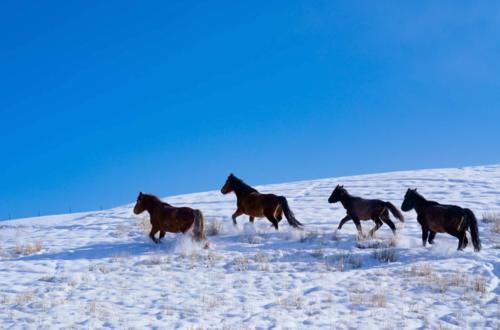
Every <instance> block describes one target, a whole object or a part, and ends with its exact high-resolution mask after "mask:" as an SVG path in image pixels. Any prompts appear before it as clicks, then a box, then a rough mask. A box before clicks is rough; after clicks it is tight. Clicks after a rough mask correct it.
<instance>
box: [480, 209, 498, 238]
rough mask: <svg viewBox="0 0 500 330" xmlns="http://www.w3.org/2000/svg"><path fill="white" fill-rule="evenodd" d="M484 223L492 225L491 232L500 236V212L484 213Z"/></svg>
mask: <svg viewBox="0 0 500 330" xmlns="http://www.w3.org/2000/svg"><path fill="white" fill-rule="evenodd" d="M483 221H484V222H485V223H489V224H491V227H490V230H491V232H492V233H495V234H500V212H487V213H483Z"/></svg>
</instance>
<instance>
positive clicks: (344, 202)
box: [340, 192, 354, 209]
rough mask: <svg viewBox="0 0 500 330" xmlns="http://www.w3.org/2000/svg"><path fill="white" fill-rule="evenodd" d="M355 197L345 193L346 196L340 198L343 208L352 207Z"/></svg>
mask: <svg viewBox="0 0 500 330" xmlns="http://www.w3.org/2000/svg"><path fill="white" fill-rule="evenodd" d="M353 198H354V197H353V196H351V195H349V193H348V192H345V194H343V195H342V196H341V197H340V203H342V206H343V207H344V208H345V209H348V208H350V207H351V204H352V203H351V201H352V199H353Z"/></svg>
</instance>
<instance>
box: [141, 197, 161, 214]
mask: <svg viewBox="0 0 500 330" xmlns="http://www.w3.org/2000/svg"><path fill="white" fill-rule="evenodd" d="M143 203H144V204H143V205H144V209H145V210H146V211H147V212H148V213H149V215H152V214H153V213H154V211H155V210H156V209H157V208H158V206H160V205H161V204H162V203H161V202H159V201H156V200H153V199H146V200H144V201H143Z"/></svg>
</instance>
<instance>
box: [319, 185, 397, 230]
mask: <svg viewBox="0 0 500 330" xmlns="http://www.w3.org/2000/svg"><path fill="white" fill-rule="evenodd" d="M336 202H341V203H342V206H343V207H344V208H345V210H346V213H347V215H346V216H345V217H344V218H343V219H342V220H341V221H340V223H339V227H338V228H337V229H339V230H340V229H341V228H342V226H343V225H344V224H345V223H346V222H347V221H349V220H352V221H354V224H355V225H356V229H357V230H358V234H359V235H360V237H363V231H362V229H361V223H360V220H370V219H371V220H373V221H375V227H373V228H372V229H371V230H370V236H373V234H374V233H375V232H376V231H377V230H378V229H379V228H380V227H381V226H382V224H383V222H385V223H386V224H387V225H388V226H389V227H390V228H391V230H392V232H393V234H394V235H395V234H396V226H395V225H394V223H393V222H392V220H391V218H390V217H389V211H390V212H391V213H392V214H393V215H394V216H395V217H396V218H398V219H399V221H401V222H403V221H404V217H403V215H402V214H401V212H400V211H399V210H398V209H397V208H396V207H395V206H394V205H393V204H392V203H390V202H386V201H382V200H380V199H364V198H361V197H356V196H352V195H350V194H349V192H348V191H347V189H345V188H344V186H341V185H337V187H335V190H333V192H332V194H331V196H330V198H328V203H336Z"/></svg>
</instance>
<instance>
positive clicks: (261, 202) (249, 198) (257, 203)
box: [238, 191, 280, 217]
mask: <svg viewBox="0 0 500 330" xmlns="http://www.w3.org/2000/svg"><path fill="white" fill-rule="evenodd" d="M279 205H280V197H279V196H278V195H275V194H263V193H260V192H257V191H254V192H251V193H249V194H247V195H245V196H244V198H241V199H239V200H238V206H239V208H240V209H241V210H242V211H243V212H245V213H246V214H248V215H251V216H254V217H263V216H264V213H265V212H266V211H270V212H274V210H275V209H276V208H277V207H278V206H279Z"/></svg>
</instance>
